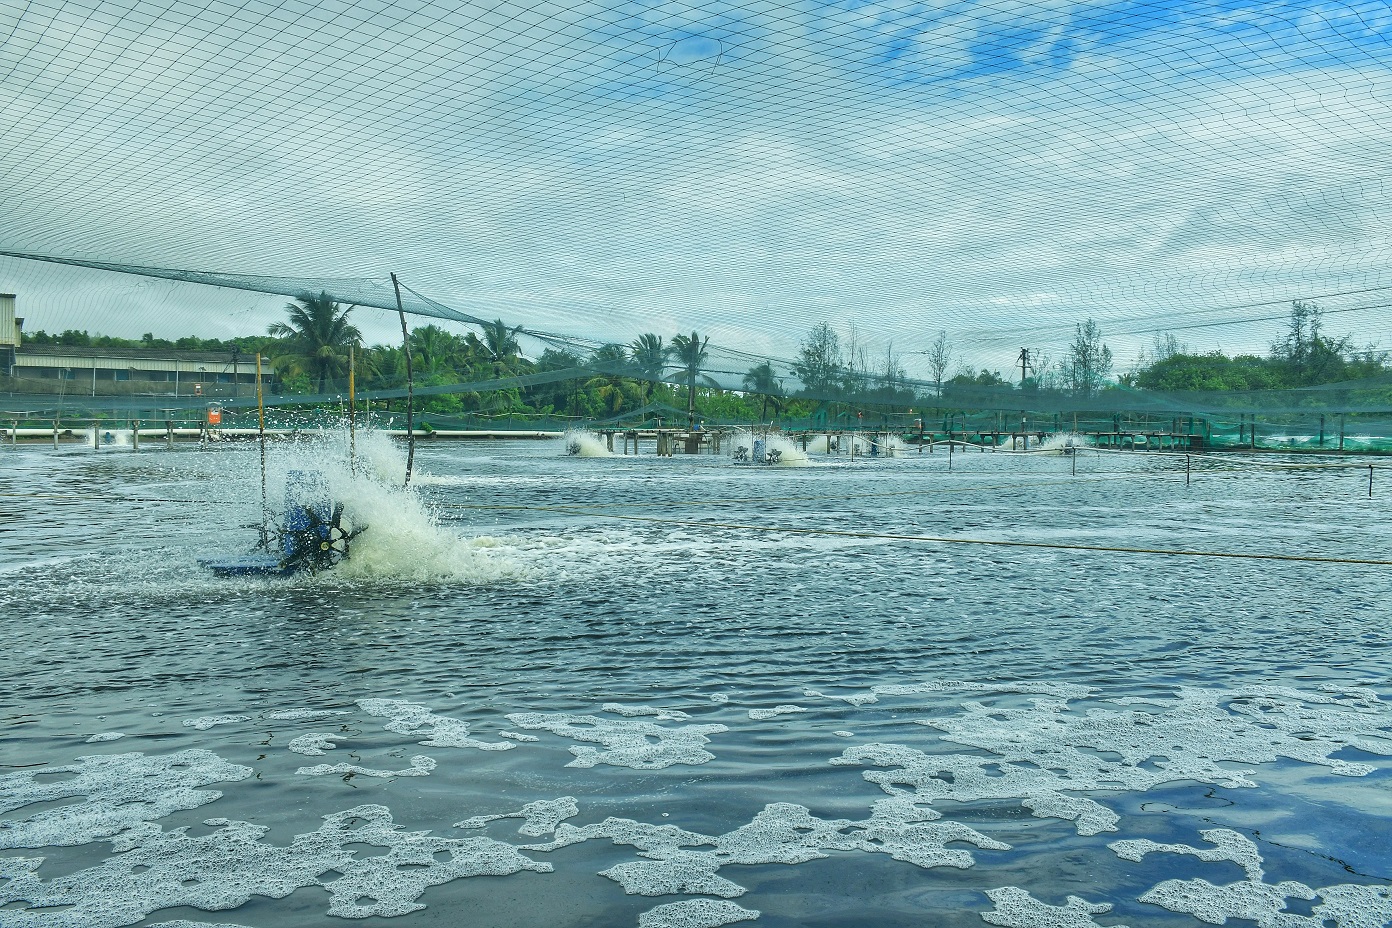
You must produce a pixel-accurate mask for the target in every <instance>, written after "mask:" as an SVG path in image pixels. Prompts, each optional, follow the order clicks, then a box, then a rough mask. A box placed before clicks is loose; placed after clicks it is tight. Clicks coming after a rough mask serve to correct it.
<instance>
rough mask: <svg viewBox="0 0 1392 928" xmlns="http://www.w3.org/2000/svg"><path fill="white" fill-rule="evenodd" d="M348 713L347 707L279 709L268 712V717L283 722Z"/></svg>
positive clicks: (313, 720)
mask: <svg viewBox="0 0 1392 928" xmlns="http://www.w3.org/2000/svg"><path fill="white" fill-rule="evenodd" d="M347 714H348V710H346V709H278V710H276V711H275V712H267V713H266V718H268V719H275V720H277V721H281V722H317V721H319V720H320V719H328V718H333V717H334V716H335V715H347Z"/></svg>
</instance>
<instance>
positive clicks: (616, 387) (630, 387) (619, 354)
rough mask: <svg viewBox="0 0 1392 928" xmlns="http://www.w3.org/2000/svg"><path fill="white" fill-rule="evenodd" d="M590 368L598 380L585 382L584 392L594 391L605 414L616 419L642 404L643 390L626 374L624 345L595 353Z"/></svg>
mask: <svg viewBox="0 0 1392 928" xmlns="http://www.w3.org/2000/svg"><path fill="white" fill-rule="evenodd" d="M590 364H592V365H594V367H595V368H596V376H594V377H591V378H590V379H589V380H587V381H586V382H585V389H586V390H593V391H594V393H595V396H596V397H597V398H598V399H599V401H600V402H601V403H602V404H603V405H604V410H605V412H608V413H610V414H611V415H614V414H617V413H621V412H623V411H624V410H625V409H627V408H630V407H631V406H636V405H638V404H639V403H641V402H642V398H643V389H642V387H641V386H640V385H639V384H637V383H635V382H634V381H633V379H632V378H631V377H626V376H624V374H623V369H624V368H625V367H626V366H627V364H628V356H627V354H626V352H625V351H624V347H623V346H622V345H603V346H601V347H599V348H597V349H595V352H594V354H593V355H591V356H590Z"/></svg>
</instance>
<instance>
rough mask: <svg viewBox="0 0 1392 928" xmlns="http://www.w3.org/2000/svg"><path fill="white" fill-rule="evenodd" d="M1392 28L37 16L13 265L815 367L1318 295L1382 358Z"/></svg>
mask: <svg viewBox="0 0 1392 928" xmlns="http://www.w3.org/2000/svg"><path fill="white" fill-rule="evenodd" d="M1390 36H1392V9H1389V7H1388V5H1387V4H1386V3H1385V2H1382V0H1366V2H1365V0H1352V2H1347V3H1343V4H1338V5H1329V4H1319V3H1315V2H1313V0H1293V2H1286V3H1270V2H1267V0H1219V2H1211V0H1205V2H1203V3H1198V2H1175V3H1165V4H1148V3H1135V2H1100V3H1098V2H1089V3H1082V2H1072V3H1069V2H1063V3H1030V2H1015V0H1011V2H981V3H972V2H964V3H946V4H921V3H896V2H883V3H880V2H856V3H836V2H833V3H825V4H813V3H784V2H779V3H773V2H751V3H744V4H726V3H705V2H702V3H697V2H689V3H616V2H579V3H569V4H558V3H542V2H535V3H528V4H512V3H503V4H471V3H464V2H460V0H442V2H425V0H407V2H385V0H322V2H321V0H290V2H262V0H252V2H237V3H231V2H217V0H215V2H206V0H199V2H196V3H184V2H178V0H161V2H157V3H156V2H144V0H120V2H107V0H103V2H96V0H25V2H20V0H10V2H6V3H3V4H0V125H3V126H4V127H5V138H4V144H3V145H0V215H3V217H4V218H3V221H0V252H4V253H5V254H6V255H10V256H17V255H27V256H44V257H49V258H56V259H60V260H77V261H82V262H91V263H95V264H97V265H104V266H107V267H113V268H116V269H130V268H142V269H151V268H153V269H174V270H177V271H179V272H184V273H187V275H188V276H184V277H176V278H175V279H186V280H198V279H204V280H205V281H212V282H218V283H221V284H223V285H230V286H237V287H244V288H245V289H250V290H253V291H264V292H271V293H294V292H297V291H300V290H305V289H309V288H311V287H313V288H318V287H320V286H321V285H325V286H327V285H326V284H324V282H325V281H326V280H330V281H336V282H337V283H336V284H334V286H333V289H334V292H336V293H340V294H343V295H344V296H345V298H347V299H349V300H350V301H360V302H365V303H366V304H367V305H384V304H385V305H387V306H390V305H391V304H390V302H389V301H388V300H387V298H386V293H387V292H388V290H389V288H385V289H384V287H385V284H384V282H385V281H386V280H387V275H388V274H389V273H390V272H393V271H394V272H396V273H398V274H399V275H401V277H402V279H403V280H405V281H407V282H408V283H409V284H410V285H411V287H412V288H413V290H414V291H415V292H417V293H421V294H427V295H428V296H429V297H430V298H431V299H432V300H433V301H435V302H434V303H433V304H430V305H434V306H435V307H436V312H435V314H436V315H439V316H440V317H441V318H456V319H460V320H464V321H468V320H471V319H490V320H491V319H494V318H502V319H504V320H506V321H507V322H509V323H510V324H516V325H523V326H526V328H527V329H528V330H535V331H541V332H555V333H561V334H568V335H574V336H583V337H586V338H592V339H596V340H600V341H603V340H613V341H618V342H622V343H627V342H629V341H630V340H632V339H633V338H634V337H635V336H636V335H638V334H639V333H642V332H647V331H653V332H660V333H664V334H669V335H670V334H671V333H674V332H681V331H688V332H689V331H691V330H693V329H699V330H700V331H701V333H702V335H709V336H710V337H711V339H712V342H713V343H714V344H716V345H720V346H726V347H729V348H737V349H740V350H745V351H750V352H754V353H758V354H766V355H770V356H773V357H784V358H786V357H789V356H791V354H792V353H793V351H794V350H795V349H796V346H797V344H798V341H799V339H800V338H802V336H803V335H804V333H805V332H806V331H807V330H808V328H809V327H810V326H811V325H813V324H815V323H817V322H820V321H828V322H831V323H833V324H835V325H837V326H840V327H842V331H843V332H844V331H846V330H847V327H851V326H853V327H854V331H856V332H857V333H859V337H860V338H863V339H864V341H865V342H866V343H867V344H872V345H874V346H877V350H878V346H883V345H885V344H888V343H890V342H892V343H893V344H894V345H895V347H896V348H897V350H899V351H900V352H902V353H904V354H906V355H911V354H912V353H913V352H916V351H922V350H924V349H925V348H926V347H927V345H928V343H929V342H930V340H931V339H932V338H933V337H934V336H935V335H936V334H937V333H938V331H939V330H947V331H948V332H949V333H951V334H952V336H953V337H954V339H955V340H956V342H957V344H958V346H959V351H960V353H961V354H962V355H963V356H966V357H971V358H974V359H976V363H977V364H979V365H983V366H991V367H997V368H1003V369H1008V368H1009V366H1010V363H1011V358H1012V357H1013V355H1014V353H1015V351H1016V350H1018V348H1019V346H1020V345H1034V346H1058V345H1060V344H1062V343H1064V342H1066V341H1067V339H1068V338H1069V337H1070V336H1071V335H1072V333H1073V332H1074V326H1075V324H1076V323H1078V322H1080V321H1082V320H1083V319H1085V318H1093V319H1096V320H1097V321H1098V322H1099V323H1100V325H1101V326H1102V328H1103V331H1104V332H1105V333H1106V334H1107V336H1108V338H1109V341H1110V342H1111V344H1112V345H1113V346H1114V348H1115V350H1116V351H1117V355H1118V359H1119V361H1122V360H1125V359H1126V358H1127V357H1128V356H1133V355H1134V354H1135V352H1136V351H1138V350H1139V348H1140V347H1141V346H1143V345H1145V344H1147V343H1149V341H1150V339H1151V337H1152V334H1153V333H1156V332H1170V331H1173V332H1176V333H1178V334H1179V335H1180V336H1181V337H1182V338H1183V339H1184V340H1185V341H1186V342H1187V343H1189V344H1191V345H1193V346H1195V347H1196V348H1205V349H1206V348H1224V349H1227V350H1229V351H1233V350H1261V349H1263V348H1265V347H1266V346H1267V345H1269V344H1270V341H1271V338H1272V334H1273V332H1275V331H1276V330H1277V329H1279V327H1280V325H1281V323H1280V322H1279V321H1273V320H1280V319H1281V318H1282V317H1283V316H1284V314H1285V312H1286V310H1287V308H1288V306H1289V303H1290V301H1291V300H1295V299H1307V300H1317V301H1318V302H1319V303H1320V305H1321V306H1323V308H1324V310H1325V313H1326V314H1327V317H1326V319H1327V325H1328V326H1329V327H1331V328H1337V329H1338V330H1339V331H1341V332H1343V331H1347V332H1350V333H1352V334H1354V336H1355V340H1356V341H1357V342H1358V343H1360V344H1364V343H1368V342H1375V341H1378V340H1379V339H1385V338H1386V335H1387V324H1386V320H1387V315H1386V312H1385V309H1386V307H1387V306H1388V305H1390V304H1392V267H1389V249H1392V235H1389V233H1392V209H1389V207H1390V206H1392V192H1390V191H1389V190H1388V188H1387V186H1386V184H1385V182H1384V178H1383V175H1384V173H1385V153H1386V152H1387V151H1389V150H1392V118H1389V104H1392V54H1389V51H1392V50H1389V48H1388V45H1389V37H1390ZM39 267H40V266H39V265H37V264H36V263H34V262H31V261H27V260H24V259H22V258H18V257H9V258H0V276H3V278H4V280H3V281H0V283H2V284H4V286H0V289H14V290H18V291H21V292H22V293H25V294H28V295H29V296H30V297H32V299H30V301H29V302H30V305H31V313H32V306H33V305H34V304H40V305H42V304H43V303H44V301H45V300H48V301H49V302H50V303H53V304H54V305H56V299H57V298H56V296H55V294H56V293H57V292H58V291H59V290H61V289H62V288H63V287H64V286H67V285H69V284H70V283H71V282H72V280H75V279H77V278H76V277H69V276H65V275H80V274H83V273H88V274H90V273H92V272H90V271H81V270H77V269H72V270H66V269H62V270H55V269H54V268H53V266H52V265H43V266H42V267H43V268H44V269H43V270H39V269H38V268H39ZM208 273H212V274H221V275H227V276H223V277H221V278H216V279H215V278H207V277H204V278H200V277H199V275H200V274H208ZM166 276H168V275H166ZM355 288H356V289H355ZM369 291H370V293H371V294H376V296H377V298H376V299H373V298H370V294H369V296H364V294H368V293H369ZM430 305H428V304H427V303H426V302H419V303H416V304H414V307H413V308H415V309H418V310H421V311H427V310H428V309H429V308H430ZM93 307H94V308H93V309H92V312H93V313H94V314H100V313H106V314H107V317H106V318H105V323H104V324H105V328H106V331H108V332H117V331H119V330H120V329H121V327H122V322H121V320H120V316H119V312H129V313H132V314H134V313H137V312H138V310H139V301H138V299H136V300H134V301H132V300H125V301H124V302H121V301H115V302H109V303H106V304H98V303H93ZM440 307H443V308H444V310H448V312H444V311H443V310H441V309H439V308H440ZM118 310H119V312H118ZM171 310H172V312H171ZM160 311H161V312H162V313H164V314H165V316H171V315H172V316H173V317H176V318H178V319H179V320H180V323H181V324H182V325H184V326H185V327H186V328H190V329H192V328H196V327H197V325H198V324H199V319H200V313H202V314H206V313H207V312H210V311H211V310H209V309H208V306H207V304H203V305H201V306H200V304H199V303H198V301H196V300H194V301H188V302H186V303H184V304H181V305H179V306H175V307H170V306H167V305H166V306H162V307H161V308H160ZM442 313H443V314H442ZM448 313H453V314H454V315H453V316H450V315H449V314H448ZM113 314H114V315H113ZM35 321H36V322H37V321H39V320H37V319H36V320H35ZM82 321H90V319H88V320H82ZM61 324H62V321H61V320H55V321H51V322H48V325H49V327H50V328H54V327H60V326H61ZM139 324H141V323H134V325H139Z"/></svg>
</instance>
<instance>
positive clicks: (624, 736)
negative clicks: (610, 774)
mask: <svg viewBox="0 0 1392 928" xmlns="http://www.w3.org/2000/svg"><path fill="white" fill-rule="evenodd" d="M507 719H508V721H509V722H511V723H512V724H514V725H516V726H517V727H519V728H525V729H527V730H528V731H536V730H541V731H549V732H552V733H553V734H557V735H561V736H562V737H565V738H570V739H572V740H574V741H584V742H587V743H589V744H601V745H603V746H604V747H605V748H606V750H604V751H599V750H596V749H595V748H591V747H586V746H584V745H578V744H577V745H573V746H572V747H571V749H570V753H572V754H574V755H575V760H573V761H571V762H570V763H568V764H566V766H567V767H593V766H595V765H596V764H609V765H611V766H614V767H632V768H633V769H635V770H661V769H662V768H664V767H670V766H672V765H673V764H704V763H705V762H706V761H709V760H714V759H715V755H714V754H712V753H710V752H709V751H706V750H704V749H703V748H702V747H701V745H703V744H709V743H710V739H709V738H707V737H706V735H713V734H716V733H718V732H723V731H728V730H729V729H727V728H726V727H725V726H724V725H682V726H680V727H676V728H665V727H663V726H661V725H658V724H656V723H655V722H649V721H646V720H629V719H625V720H623V721H616V720H614V719H604V718H599V717H598V716H593V715H561V714H550V713H541V712H515V713H513V714H511V715H509V716H508V717H507ZM649 739H652V740H649Z"/></svg>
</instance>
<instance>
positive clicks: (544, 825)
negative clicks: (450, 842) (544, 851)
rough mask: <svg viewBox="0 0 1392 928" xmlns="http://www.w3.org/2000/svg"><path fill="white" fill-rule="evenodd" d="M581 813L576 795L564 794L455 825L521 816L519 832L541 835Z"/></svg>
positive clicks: (478, 825)
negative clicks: (576, 802) (556, 797)
mask: <svg viewBox="0 0 1392 928" xmlns="http://www.w3.org/2000/svg"><path fill="white" fill-rule="evenodd" d="M579 814H580V807H579V806H577V805H576V804H575V797H574V796H562V797H561V798H560V799H538V800H537V801H536V802H529V803H527V804H526V805H525V806H523V807H522V808H521V809H519V810H518V811H516V812H505V813H503V814H501V815H475V816H474V817H473V818H466V819H465V820H464V821H462V822H455V823H454V827H455V828H482V827H483V826H485V825H487V824H488V823H489V822H496V821H499V820H501V819H505V818H520V819H522V820H523V822H522V827H521V828H519V829H517V830H518V832H520V833H521V834H524V835H531V836H534V837H539V836H541V835H549V834H551V833H553V832H554V831H555V830H556V826H557V825H559V824H560V823H561V822H562V821H564V820H565V819H568V818H574V817H575V816H577V815H579Z"/></svg>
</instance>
